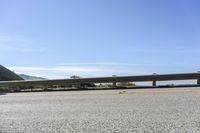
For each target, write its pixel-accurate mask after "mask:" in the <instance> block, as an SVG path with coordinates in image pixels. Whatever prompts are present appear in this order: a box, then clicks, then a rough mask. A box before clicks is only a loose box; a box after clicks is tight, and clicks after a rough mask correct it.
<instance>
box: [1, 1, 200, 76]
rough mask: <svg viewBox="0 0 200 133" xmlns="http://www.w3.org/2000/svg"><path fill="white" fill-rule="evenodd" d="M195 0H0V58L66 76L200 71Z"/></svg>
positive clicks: (199, 17)
mask: <svg viewBox="0 0 200 133" xmlns="http://www.w3.org/2000/svg"><path fill="white" fill-rule="evenodd" d="M199 6H200V1H199V0H0V20H1V21H0V60H1V64H2V65H4V66H6V67H9V68H10V69H12V70H13V71H15V72H17V73H25V74H30V75H37V76H43V77H46V78H64V77H69V76H70V75H74V74H75V75H80V76H84V77H92V76H109V75H113V74H116V75H135V74H150V73H176V72H177V73H179V72H196V71H198V70H200V67H199V66H200V62H199V57H200V8H199Z"/></svg>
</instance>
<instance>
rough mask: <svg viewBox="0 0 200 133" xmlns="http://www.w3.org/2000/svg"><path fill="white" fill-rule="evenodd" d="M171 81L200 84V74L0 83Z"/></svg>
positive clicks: (0, 84)
mask: <svg viewBox="0 0 200 133" xmlns="http://www.w3.org/2000/svg"><path fill="white" fill-rule="evenodd" d="M170 80H197V84H200V73H178V74H153V75H140V76H116V77H96V78H80V79H55V80H34V81H0V87H19V86H46V85H69V84H81V83H113V85H116V82H145V81H152V83H153V84H152V85H153V86H156V81H170Z"/></svg>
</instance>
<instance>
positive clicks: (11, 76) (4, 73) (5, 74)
mask: <svg viewBox="0 0 200 133" xmlns="http://www.w3.org/2000/svg"><path fill="white" fill-rule="evenodd" d="M12 80H23V79H22V78H21V77H20V76H19V75H17V74H15V73H14V72H12V71H11V70H9V69H7V68H5V67H4V66H2V65H0V81H12Z"/></svg>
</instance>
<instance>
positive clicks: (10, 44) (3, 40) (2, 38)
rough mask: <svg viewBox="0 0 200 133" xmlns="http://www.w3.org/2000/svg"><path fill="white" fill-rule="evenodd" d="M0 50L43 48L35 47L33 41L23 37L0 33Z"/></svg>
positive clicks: (35, 49) (41, 49)
mask: <svg viewBox="0 0 200 133" xmlns="http://www.w3.org/2000/svg"><path fill="white" fill-rule="evenodd" d="M0 51H1V52H10V51H12V52H13V51H17V52H38V51H39V52H40V51H43V48H42V47H40V48H36V47H35V45H34V41H32V40H28V39H25V38H23V37H19V36H18V37H17V36H8V35H0Z"/></svg>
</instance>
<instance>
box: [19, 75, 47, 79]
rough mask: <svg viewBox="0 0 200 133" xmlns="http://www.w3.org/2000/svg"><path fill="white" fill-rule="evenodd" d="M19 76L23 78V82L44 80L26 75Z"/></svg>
mask: <svg viewBox="0 0 200 133" xmlns="http://www.w3.org/2000/svg"><path fill="white" fill-rule="evenodd" d="M19 76H20V77H21V78H23V79H24V80H44V79H45V78H42V77H36V76H30V75H26V74H19Z"/></svg>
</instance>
